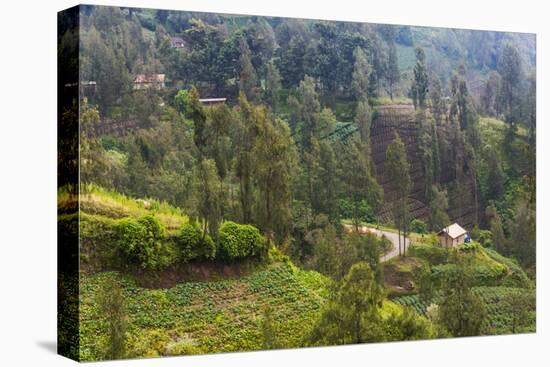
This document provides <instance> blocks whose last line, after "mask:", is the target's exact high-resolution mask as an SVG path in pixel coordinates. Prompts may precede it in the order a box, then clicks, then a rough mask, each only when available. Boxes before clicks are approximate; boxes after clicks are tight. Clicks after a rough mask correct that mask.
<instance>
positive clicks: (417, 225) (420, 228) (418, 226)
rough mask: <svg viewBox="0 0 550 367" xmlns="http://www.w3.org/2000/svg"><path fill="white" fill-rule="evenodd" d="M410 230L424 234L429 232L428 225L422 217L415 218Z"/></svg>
mask: <svg viewBox="0 0 550 367" xmlns="http://www.w3.org/2000/svg"><path fill="white" fill-rule="evenodd" d="M410 230H411V232H416V233H420V234H424V233H426V232H428V226H427V225H426V223H424V222H423V221H421V220H420V219H413V220H412V221H411V224H410Z"/></svg>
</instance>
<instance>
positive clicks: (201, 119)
mask: <svg viewBox="0 0 550 367" xmlns="http://www.w3.org/2000/svg"><path fill="white" fill-rule="evenodd" d="M199 98H200V97H199V91H198V90H197V88H195V87H193V88H191V91H190V92H189V107H190V110H191V112H190V115H191V119H192V120H193V140H194V141H195V146H196V147H197V149H198V150H199V152H200V154H201V155H202V154H204V153H205V152H204V151H205V149H206V146H207V141H208V129H207V126H206V111H205V110H204V107H203V106H202V103H201V102H200V100H199Z"/></svg>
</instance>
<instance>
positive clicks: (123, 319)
mask: <svg viewBox="0 0 550 367" xmlns="http://www.w3.org/2000/svg"><path fill="white" fill-rule="evenodd" d="M97 303H98V305H99V312H100V315H101V317H103V318H104V319H105V321H106V323H107V325H108V334H107V338H106V343H105V346H104V347H103V348H104V358H105V359H119V358H124V357H125V356H126V338H127V337H126V329H127V315H126V313H127V311H126V307H125V302H124V298H123V295H122V289H121V287H120V285H119V284H118V282H117V281H116V280H115V279H113V278H112V277H106V278H105V279H104V280H103V282H102V283H101V284H100V290H99V292H98V294H97Z"/></svg>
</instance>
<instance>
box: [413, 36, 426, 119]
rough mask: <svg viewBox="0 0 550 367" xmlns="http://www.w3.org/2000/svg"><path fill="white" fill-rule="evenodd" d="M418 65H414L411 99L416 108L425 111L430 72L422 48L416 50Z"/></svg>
mask: <svg viewBox="0 0 550 367" xmlns="http://www.w3.org/2000/svg"><path fill="white" fill-rule="evenodd" d="M414 51H415V54H416V64H415V65H414V79H413V83H412V86H411V97H412V99H413V103H414V107H415V108H416V107H418V108H420V109H423V108H425V107H426V99H427V95H428V71H427V68H426V53H425V52H424V50H423V49H422V48H420V47H417V48H416V49H415V50H414Z"/></svg>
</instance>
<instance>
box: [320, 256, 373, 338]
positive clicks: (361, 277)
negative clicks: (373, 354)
mask: <svg viewBox="0 0 550 367" xmlns="http://www.w3.org/2000/svg"><path fill="white" fill-rule="evenodd" d="M383 297H384V293H383V288H382V287H381V286H380V285H379V284H378V283H377V282H376V280H375V276H374V273H373V271H372V270H371V267H370V266H369V265H368V264H366V263H357V264H355V265H353V266H352V267H351V269H350V271H349V273H348V274H347V275H346V276H345V277H344V278H343V279H342V281H341V282H340V283H339V284H338V288H337V289H335V290H334V292H332V296H331V297H330V299H329V302H328V303H327V305H326V306H325V308H324V310H323V312H322V315H321V317H320V319H319V321H318V323H317V325H316V326H315V328H314V329H313V331H312V333H311V335H310V337H309V342H310V343H311V344H312V345H334V344H353V343H366V342H375V341H381V340H383V339H384V334H383V322H382V317H381V314H380V309H381V307H382V302H383Z"/></svg>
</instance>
